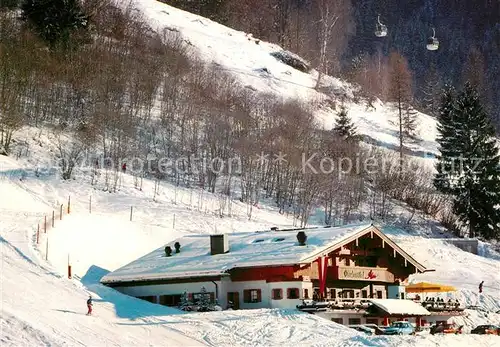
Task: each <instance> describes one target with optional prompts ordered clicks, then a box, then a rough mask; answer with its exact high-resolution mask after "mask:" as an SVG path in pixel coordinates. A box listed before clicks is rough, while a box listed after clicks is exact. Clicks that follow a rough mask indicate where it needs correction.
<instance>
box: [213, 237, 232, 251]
mask: <svg viewBox="0 0 500 347" xmlns="http://www.w3.org/2000/svg"><path fill="white" fill-rule="evenodd" d="M228 252H229V237H228V236H227V234H220V235H210V254H211V255H216V254H224V253H228Z"/></svg>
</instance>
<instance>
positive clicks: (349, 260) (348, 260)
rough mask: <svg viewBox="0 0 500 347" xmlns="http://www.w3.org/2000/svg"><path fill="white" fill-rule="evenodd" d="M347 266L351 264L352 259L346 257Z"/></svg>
mask: <svg viewBox="0 0 500 347" xmlns="http://www.w3.org/2000/svg"><path fill="white" fill-rule="evenodd" d="M345 266H351V259H349V258H345Z"/></svg>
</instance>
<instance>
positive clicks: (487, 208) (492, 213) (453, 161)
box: [435, 83, 500, 239]
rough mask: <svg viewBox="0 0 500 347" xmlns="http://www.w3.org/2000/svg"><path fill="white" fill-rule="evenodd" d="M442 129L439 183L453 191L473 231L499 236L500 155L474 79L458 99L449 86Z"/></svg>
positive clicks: (460, 214)
mask: <svg viewBox="0 0 500 347" xmlns="http://www.w3.org/2000/svg"><path fill="white" fill-rule="evenodd" d="M438 130H439V133H440V136H439V138H438V143H439V145H440V151H441V156H440V158H439V163H438V174H437V175H436V178H435V185H436V187H437V188H438V189H439V190H440V191H442V192H444V193H447V194H451V195H452V196H453V199H454V200H453V210H454V213H455V214H456V215H457V216H458V218H459V220H460V221H461V222H462V224H463V225H465V226H467V228H468V232H469V236H470V237H475V236H482V237H484V238H487V239H491V238H498V237H500V155H499V152H498V148H497V147H496V140H495V137H494V136H495V131H494V128H493V126H492V124H491V123H490V121H489V118H488V115H487V114H486V112H485V111H484V108H483V106H482V105H481V102H480V99H479V94H478V92H477V90H476V89H475V88H474V87H473V86H472V85H471V84H470V83H466V85H465V88H464V90H463V91H462V92H461V93H460V94H459V95H458V97H457V98H456V100H454V98H453V96H452V93H450V92H449V91H447V92H445V94H444V97H443V104H442V106H441V113H440V119H439V128H438Z"/></svg>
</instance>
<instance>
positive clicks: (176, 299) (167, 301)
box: [160, 294, 181, 306]
mask: <svg viewBox="0 0 500 347" xmlns="http://www.w3.org/2000/svg"><path fill="white" fill-rule="evenodd" d="M180 303H181V294H178V295H160V304H161V305H164V306H179V304H180Z"/></svg>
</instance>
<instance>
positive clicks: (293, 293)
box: [286, 288, 299, 299]
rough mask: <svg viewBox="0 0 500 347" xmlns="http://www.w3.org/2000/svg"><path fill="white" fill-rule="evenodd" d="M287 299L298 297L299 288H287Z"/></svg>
mask: <svg viewBox="0 0 500 347" xmlns="http://www.w3.org/2000/svg"><path fill="white" fill-rule="evenodd" d="M286 297H287V299H298V298H299V288H288V290H287V292H286Z"/></svg>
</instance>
